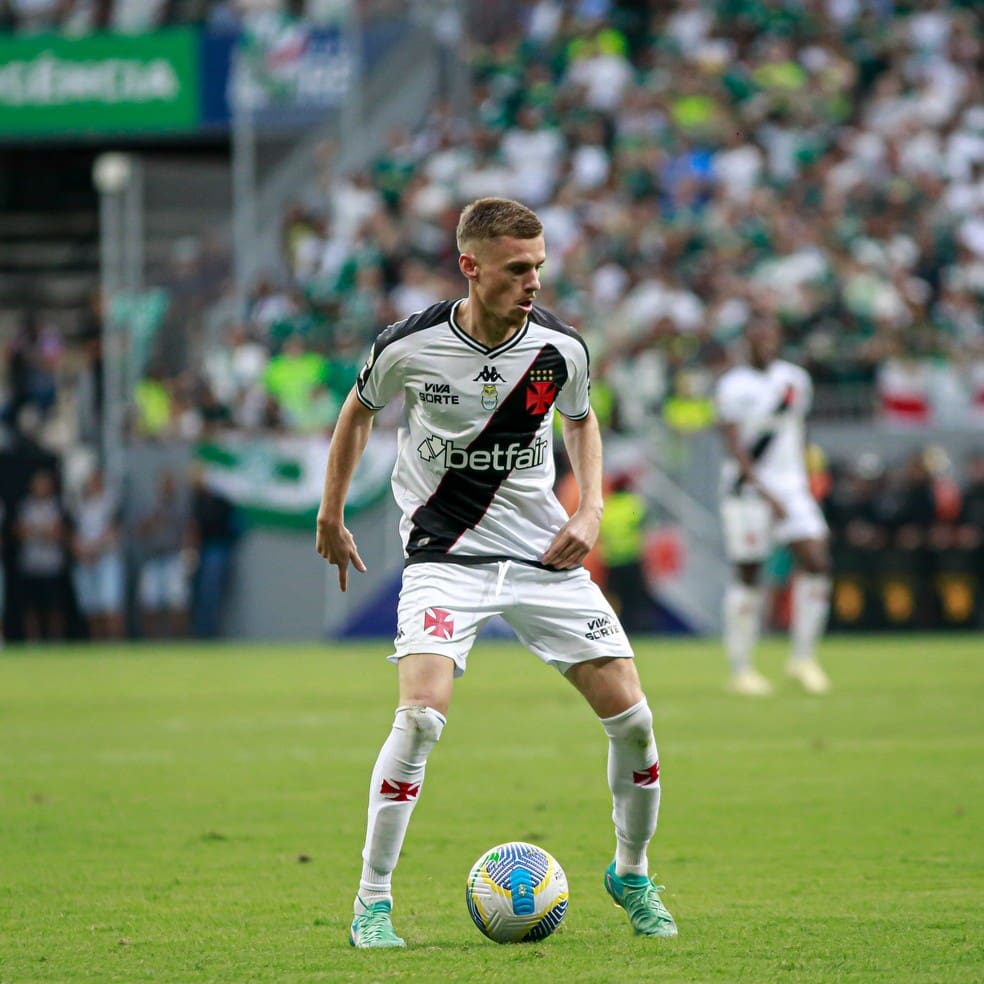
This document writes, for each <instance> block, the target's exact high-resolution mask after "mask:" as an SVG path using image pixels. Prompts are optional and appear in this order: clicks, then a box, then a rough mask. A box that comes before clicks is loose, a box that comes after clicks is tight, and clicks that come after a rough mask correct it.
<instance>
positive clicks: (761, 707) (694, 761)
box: [0, 636, 984, 984]
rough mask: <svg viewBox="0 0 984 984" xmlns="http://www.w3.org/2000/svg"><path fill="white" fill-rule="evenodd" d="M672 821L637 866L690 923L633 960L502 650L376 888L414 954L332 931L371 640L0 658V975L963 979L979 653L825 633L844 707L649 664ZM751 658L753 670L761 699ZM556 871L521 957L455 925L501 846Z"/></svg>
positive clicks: (242, 982)
mask: <svg viewBox="0 0 984 984" xmlns="http://www.w3.org/2000/svg"><path fill="white" fill-rule="evenodd" d="M637 648H638V652H639V666H640V672H641V674H642V677H643V682H644V684H645V686H646V689H647V691H648V694H649V698H650V703H651V704H652V705H653V708H654V712H655V716H656V722H657V723H656V729H657V730H656V737H657V741H658V742H659V746H660V758H661V761H662V767H663V775H662V782H663V809H662V814H661V817H660V829H659V831H658V833H657V835H656V840H655V841H654V843H653V845H652V847H651V851H650V859H651V862H652V865H653V867H654V869H655V870H656V871H657V872H658V875H659V880H660V881H662V882H664V883H665V884H666V892H665V893H664V899H665V901H666V902H667V905H668V906H669V908H670V910H671V911H672V912H673V913H674V915H675V916H676V918H677V921H678V923H679V926H680V937H679V939H677V940H670V941H656V940H647V939H637V938H634V937H632V936H631V935H630V933H629V929H628V924H627V922H625V919H624V915H623V914H622V913H621V912H619V911H618V910H616V909H614V908H613V907H612V906H611V904H610V902H608V900H607V897H606V896H605V894H604V891H603V889H602V884H601V878H602V872H603V870H604V867H605V865H606V864H607V862H608V861H609V859H610V856H611V852H612V849H613V839H612V834H611V827H610V820H609V814H610V801H609V794H608V790H607V786H606V782H605V755H606V745H605V740H604V737H603V734H602V732H601V729H600V727H599V725H598V723H597V722H596V721H595V720H594V719H593V718H592V716H591V714H590V712H589V711H588V709H587V707H586V706H585V705H583V704H582V703H581V700H580V698H579V697H578V696H577V694H576V693H575V692H574V690H573V689H572V688H570V687H569V686H568V685H567V684H566V683H564V681H563V680H561V679H560V678H558V677H557V676H556V674H554V673H553V671H550V670H547V669H546V668H544V667H543V666H541V665H540V664H539V663H538V662H537V661H536V660H535V658H534V657H532V656H529V655H528V654H526V653H525V651H523V650H521V649H519V648H518V647H517V646H513V645H508V644H495V645H492V644H486V645H481V646H479V647H478V648H476V650H475V652H474V653H473V654H472V658H471V664H470V666H469V671H468V674H467V675H466V676H465V677H464V678H463V679H462V680H461V681H459V683H458V690H457V693H456V695H455V702H454V704H453V705H452V708H451V715H450V718H449V723H448V726H447V728H446V729H445V732H444V737H443V738H442V740H441V742H440V745H439V746H438V747H437V749H436V750H435V752H434V754H433V755H432V757H431V760H430V766H429V770H428V776H427V783H426V785H425V787H424V792H423V795H422V798H421V801H420V805H419V807H418V809H417V812H416V814H415V816H414V821H413V824H412V826H411V829H410V836H409V838H408V842H407V846H406V850H405V852H404V856H403V859H402V862H401V865H400V868H399V869H398V871H397V874H396V879H395V888H396V893H397V895H396V900H397V901H396V908H395V924H396V927H397V930H398V931H399V932H400V933H401V935H403V936H405V937H406V939H407V941H408V945H409V948H408V949H407V950H406V951H403V952H392V951H390V952H377V953H372V952H362V951H359V952H356V951H353V950H352V949H351V948H350V947H349V946H348V944H347V941H346V932H347V927H348V922H349V919H350V912H351V901H352V895H353V893H354V890H355V886H356V883H357V879H358V875H359V870H360V866H361V861H360V858H359V852H360V850H361V846H362V836H363V832H364V818H365V794H366V790H367V786H368V776H369V771H370V769H371V766H372V762H373V759H374V758H375V755H376V752H377V750H378V747H379V745H380V743H381V742H382V740H383V738H384V737H385V735H386V733H387V732H388V729H389V724H390V721H391V716H392V707H393V704H394V698H395V672H394V671H393V668H392V667H391V666H389V664H387V663H386V662H385V661H384V660H383V659H382V658H381V656H382V655H383V654H384V652H385V646H383V645H379V646H371V647H355V646H346V647H331V648H329V647H311V646H305V647H282V646H279V647H274V646H270V647H248V648H238V647H232V646H227V647H221V648H210V649H201V648H193V647H175V648H163V649H161V648H151V647H127V648H119V649H110V650H106V649H98V648H76V649H58V650H45V651H33V652H31V651H26V650H18V651H10V650H8V651H7V652H6V653H4V654H3V655H2V656H0V981H2V982H4V984H25V982H30V981H55V982H74V981H97V982H109V981H123V982H133V984H137V982H144V981H153V982H165V984H175V982H185V981H188V982H205V981H215V982H220V981H221V982H230V984H247V982H249V984H252V982H277V984H289V982H307V981H358V982H366V981H395V980H416V981H480V980H481V981H511V982H518V984H525V982H536V981H572V982H581V981H599V982H607V981H672V982H687V984H692V982H702V981H734V982H739V981H740V982H759V981H761V982H772V981H796V982H800V981H802V982H824V984H828V982H850V981H877V982H882V984H896V982H910V981H911V982H930V981H932V982H937V981H938V982H946V984H956V982H980V981H982V980H984V954H982V919H981V905H982V901H984V873H982V867H984V864H982V862H984V828H982V823H981V821H982V814H984V781H982V780H984V756H982V752H984V713H982V707H984V638H982V637H981V636H976V637H972V636H963V637H959V638H952V637H951V638H941V637H912V636H906V637H892V638H881V639H870V638H865V639H846V638H838V639H831V640H829V641H828V643H827V644H826V648H825V656H826V663H827V665H828V667H829V669H830V671H831V675H832V677H833V679H834V682H835V686H836V690H835V692H834V693H833V694H832V695H830V696H829V697H827V698H822V699H817V698H809V697H806V696H805V695H803V694H800V693H798V692H796V691H794V690H792V689H782V690H781V692H780V695H779V696H778V697H776V698H774V699H772V700H768V701H762V702H748V701H745V700H741V699H738V698H732V697H729V696H727V695H725V694H724V692H723V690H722V687H721V684H722V659H721V657H720V655H719V652H718V649H717V646H716V645H715V644H714V643H709V642H689V641H682V642H681V641H666V642H662V641H654V642H652V643H643V644H640V645H639V646H638V647H637ZM783 658H784V651H783V647H782V644H781V642H780V641H778V640H776V641H772V642H770V643H769V645H768V647H767V649H766V651H765V653H764V654H763V658H762V666H763V668H764V669H765V670H766V671H767V672H769V674H770V675H772V676H774V677H777V678H778V676H779V670H780V667H781V663H782V660H783ZM511 839H522V840H529V841H534V842H538V843H540V844H542V845H543V846H544V847H546V848H547V849H548V850H550V851H552V852H553V853H554V854H555V855H556V856H557V858H558V859H559V860H560V861H561V863H562V864H563V865H564V867H565V869H566V871H567V874H568V878H569V880H570V887H571V906H570V910H569V913H568V916H567V919H566V921H565V923H564V925H563V926H562V927H561V929H560V930H559V931H558V932H557V933H556V934H555V935H554V936H553V937H551V938H550V939H548V940H546V941H545V942H543V943H540V944H532V945H527V946H512V947H499V946H496V945H495V944H493V943H491V942H489V941H487V940H485V939H484V938H483V937H482V936H481V935H480V934H479V933H478V931H477V930H476V929H475V928H474V926H473V925H472V924H471V921H470V919H469V917H468V914H467V911H466V909H465V905H464V900H463V886H464V880H465V876H466V874H467V872H468V869H469V868H470V866H471V864H472V862H473V861H474V860H475V858H476V857H477V855H478V854H479V853H480V852H481V851H482V850H483V849H485V848H487V847H489V846H491V845H493V844H495V843H498V842H499V841H503V840H511Z"/></svg>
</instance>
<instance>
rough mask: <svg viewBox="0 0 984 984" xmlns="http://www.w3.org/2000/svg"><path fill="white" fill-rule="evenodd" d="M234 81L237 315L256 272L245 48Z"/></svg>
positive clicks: (238, 53) (237, 54)
mask: <svg viewBox="0 0 984 984" xmlns="http://www.w3.org/2000/svg"><path fill="white" fill-rule="evenodd" d="M233 58H234V62H233V83H232V227H233V230H234V242H233V264H234V266H235V269H234V271H233V275H234V284H235V294H236V307H237V308H238V316H239V317H243V316H244V315H245V313H246V303H247V299H248V297H249V287H250V280H251V279H252V277H253V276H254V274H255V273H256V270H255V266H256V249H257V235H258V230H257V179H256V124H255V121H254V119H253V106H252V100H251V98H250V93H249V81H248V69H247V66H246V63H245V59H244V58H243V54H242V50H241V49H240V48H238V47H237V48H236V49H235V51H234V53H233Z"/></svg>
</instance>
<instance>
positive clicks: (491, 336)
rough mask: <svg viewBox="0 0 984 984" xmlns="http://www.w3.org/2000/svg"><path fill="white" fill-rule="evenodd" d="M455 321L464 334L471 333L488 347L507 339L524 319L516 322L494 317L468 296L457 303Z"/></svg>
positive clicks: (520, 325) (491, 347)
mask: <svg viewBox="0 0 984 984" xmlns="http://www.w3.org/2000/svg"><path fill="white" fill-rule="evenodd" d="M455 321H457V323H458V327H459V328H460V329H461V330H462V331H463V332H465V334H467V335H471V337H472V338H474V339H475V341H477V342H480V343H481V344H482V345H484V346H485V347H486V348H490V349H493V348H498V347H499V346H500V345H502V344H504V343H505V342H507V341H509V339H510V338H512V336H513V335H515V334H516V332H518V331H519V329H520V328H522V327H523V324H524V323H525V319H524V320H523V322H520V323H519V324H517V323H516V322H514V321H505V320H503V319H502V318H496V317H495V316H494V315H492V314H490V312H489V311H487V310H486V309H484V308H483V307H482V306H481V305H480V304H478V303H477V302H476V301H474V300H473V299H472V298H470V297H469V298H466V299H465V300H463V301H462V302H461V303H460V304H459V305H458V308H457V310H456V311H455Z"/></svg>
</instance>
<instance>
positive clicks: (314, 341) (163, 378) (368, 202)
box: [134, 0, 984, 437]
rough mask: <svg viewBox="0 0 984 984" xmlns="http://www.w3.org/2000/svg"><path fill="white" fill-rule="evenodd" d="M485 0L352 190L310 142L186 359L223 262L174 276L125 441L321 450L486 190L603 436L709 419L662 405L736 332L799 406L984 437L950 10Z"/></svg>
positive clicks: (447, 284) (960, 97)
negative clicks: (430, 100) (266, 248)
mask: <svg viewBox="0 0 984 984" xmlns="http://www.w3.org/2000/svg"><path fill="white" fill-rule="evenodd" d="M247 6H248V5H247ZM254 6H258V7H263V6H264V5H263V4H258V5H254ZM266 6H267V7H269V5H266ZM274 6H275V7H276V6H277V5H276V4H274ZM450 6H451V7H454V5H453V4H452V5H450ZM493 6H496V5H493ZM498 6H500V7H501V6H503V5H502V4H499V5H498ZM505 6H506V7H507V8H509V10H511V11H512V15H511V16H506V17H500V18H499V19H498V20H497V21H496V22H495V28H494V30H493V29H487V30H486V32H485V35H484V37H485V38H486V40H484V41H482V40H475V39H472V40H471V41H468V42H466V41H464V40H462V41H461V42H460V54H461V55H462V56H463V57H464V58H465V60H466V62H467V66H468V68H467V72H468V80H469V85H470V93H469V96H468V98H467V99H461V98H455V99H450V98H449V99H447V100H445V101H441V102H438V103H437V104H436V105H434V106H433V107H432V108H431V110H430V112H429V113H428V114H427V116H426V118H425V119H424V120H422V121H421V122H420V124H419V125H418V126H416V127H415V128H413V129H410V128H409V127H408V128H397V129H394V130H393V132H392V133H391V134H390V135H389V140H388V144H387V146H386V147H385V149H384V150H383V152H382V153H380V154H379V155H378V156H377V157H376V158H375V159H374V160H373V161H372V162H371V163H370V164H369V165H368V166H367V167H365V168H364V169H362V170H359V171H356V172H349V171H345V170H343V169H342V168H340V167H339V166H338V147H337V146H335V145H334V144H332V143H331V142H326V143H324V144H322V145H321V146H320V147H319V148H318V151H317V154H316V175H315V178H314V181H313V183H312V184H311V185H310V186H309V187H308V188H307V190H306V191H305V192H304V193H302V194H299V196H298V199H297V200H296V201H295V202H294V203H293V204H292V205H291V206H290V207H289V208H288V209H287V210H286V212H285V214H284V215H283V217H282V226H281V230H280V240H281V244H282V250H281V255H282V262H281V264H280V267H279V269H274V270H270V271H268V272H267V273H265V274H263V275H262V276H260V277H258V278H257V281H256V283H255V285H254V287H253V289H252V291H251V292H250V296H249V298H248V301H247V303H246V305H245V308H244V309H240V310H238V311H237V312H236V314H235V316H233V317H230V318H228V319H227V327H226V328H225V329H224V330H222V331H213V332H211V333H209V334H208V337H207V338H206V339H205V340H204V341H203V340H202V331H201V326H202V317H201V313H202V309H203V308H204V307H207V306H208V305H213V304H214V303H215V302H216V301H218V300H219V299H220V298H221V297H222V296H223V294H222V291H223V289H224V288H223V284H228V279H227V277H223V276H221V275H220V274H219V273H216V272H214V271H213V270H212V268H213V267H215V266H216V265H217V262H216V261H218V265H219V266H222V265H223V264H226V265H225V266H224V267H223V269H224V270H225V271H226V272H227V263H228V258H227V257H225V258H223V257H220V256H217V255H216V248H215V246H214V244H211V245H209V244H206V245H205V246H202V245H201V244H198V245H197V246H195V245H194V244H192V246H193V248H192V249H190V251H188V255H187V256H186V257H181V258H178V259H177V260H176V262H175V269H174V275H173V277H172V279H171V282H169V283H168V284H166V285H164V286H165V287H166V288H167V291H168V296H169V310H168V313H167V315H166V317H165V318H164V325H163V328H162V330H160V331H158V333H157V337H156V340H155V343H154V347H153V351H152V352H151V353H150V357H149V359H148V360H147V371H146V372H145V373H144V374H143V379H142V381H141V382H140V385H139V388H138V392H137V408H136V414H135V420H134V426H135V427H136V428H137V429H138V430H139V431H140V432H141V433H142V434H144V435H147V436H166V435H177V436H183V437H197V436H199V435H200V434H201V433H203V432H207V431H208V430H209V429H214V428H224V427H235V428H239V429H246V430H250V431H256V430H265V431H274V432H276V431H282V430H288V431H294V432H298V431H300V432H324V431H326V430H329V429H330V428H331V426H332V424H333V422H334V419H335V416H336V415H337V412H338V409H339V406H340V404H341V401H342V399H343V398H344V395H345V393H346V391H347V390H348V388H349V386H350V385H351V383H352V380H353V378H354V372H355V367H356V366H357V365H358V363H359V362H360V360H361V358H362V357H363V356H364V353H365V351H366V349H367V347H368V344H369V342H370V341H371V340H372V338H373V337H374V335H375V333H376V332H377V331H378V330H379V329H380V327H381V326H383V325H385V324H387V323H390V322H392V321H394V320H398V319H400V318H404V317H406V316H407V315H408V314H410V313H412V312H413V311H416V310H419V309H420V308H422V307H424V306H426V305H427V304H429V303H431V302H432V301H433V300H435V299H437V298H440V297H444V296H456V295H457V294H459V293H461V291H462V282H461V278H460V274H459V273H458V270H457V265H456V263H457V254H456V250H455V245H454V229H455V224H456V220H457V215H458V212H459V211H460V208H461V206H462V204H464V203H465V202H467V201H468V200H470V199H472V198H475V197H479V196H482V195H508V196H513V197H516V198H518V199H520V200H522V201H524V202H527V203H528V204H530V205H531V206H532V207H534V208H535V209H537V211H538V212H539V214H540V215H541V217H542V219H543V222H544V226H545V229H546V238H547V244H548V266H547V269H546V274H545V277H544V286H543V290H542V292H541V295H540V298H539V299H540V301H541V302H542V303H543V304H544V306H546V307H548V308H552V309H554V310H556V311H557V312H558V313H559V314H560V315H561V316H562V317H563V318H565V319H566V320H568V321H569V322H571V323H572V324H574V325H575V326H577V327H578V329H579V330H580V331H581V332H582V334H583V335H584V336H585V337H586V339H587V340H588V343H589V346H590V348H591V350H592V355H593V361H594V365H593V373H594V378H595V380H596V386H595V391H596V393H595V397H596V409H597V410H598V412H599V416H600V417H601V418H602V421H603V423H604V424H605V425H606V426H611V427H615V428H619V429H623V430H628V431H632V430H635V429H638V428H640V427H644V426H645V425H646V424H647V422H648V421H650V420H651V419H652V418H653V416H654V415H662V416H663V417H664V418H665V419H667V420H668V422H670V423H671V424H679V425H680V426H684V427H686V426H705V425H707V424H709V423H712V420H711V419H709V418H708V417H707V416H706V415H703V416H702V415H700V414H697V415H696V416H694V415H692V414H691V415H690V416H688V415H687V413H684V414H682V415H680V414H678V412H677V411H678V410H679V408H680V406H681V404H684V405H688V404H696V405H700V404H701V402H702V401H703V404H704V405H706V404H707V401H708V397H709V394H710V388H711V385H712V380H713V362H714V359H715V358H716V356H715V355H714V354H713V353H716V352H718V351H719V350H720V348H721V347H724V348H728V347H730V346H732V344H733V343H734V342H735V340H736V339H737V338H738V337H739V336H740V334H741V331H742V328H743V326H744V325H745V324H746V323H747V322H748V320H749V319H750V318H752V317H755V316H756V315H757V314H760V313H767V314H775V315H777V316H778V317H779V318H780V319H781V321H782V323H783V325H784V327H785V329H786V336H787V342H788V346H787V351H788V354H789V355H790V356H791V357H792V358H794V359H797V360H799V361H801V362H802V363H803V364H804V365H805V366H806V367H807V368H808V369H809V370H810V371H811V372H812V373H813V376H814V381H815V383H816V385H817V394H818V399H817V408H816V409H817V412H818V413H819V414H826V415H828V416H845V415H847V416H854V417H856V418H861V419H868V418H870V417H871V415H872V414H873V413H877V414H880V415H882V416H884V417H885V418H887V419H890V420H894V421H899V422H904V423H912V424H916V425H919V424H925V423H940V424H952V423H959V424H961V425H965V424H966V423H967V422H968V421H972V420H974V419H977V420H978V421H980V420H982V419H984V76H982V73H981V72H980V70H979V66H980V63H981V59H982V55H984V49H982V44H984V42H982V38H981V32H980V29H979V19H978V17H977V14H976V13H975V11H974V9H973V7H974V5H973V3H972V0H925V2H920V3H901V2H900V3H893V2H891V0H676V2H668V3H660V4H646V3H636V2H621V3H620V2H617V0H566V2H565V0H530V2H526V3H518V4H516V3H513V4H507V5H505ZM209 7H210V9H211V5H209ZM278 9H279V8H278ZM472 16H473V17H474V16H476V15H475V13H474V11H472ZM448 84H449V85H450V82H449V83H448ZM226 289H228V288H226ZM227 296H228V295H227ZM189 305H190V307H189ZM189 315H190V316H189Z"/></svg>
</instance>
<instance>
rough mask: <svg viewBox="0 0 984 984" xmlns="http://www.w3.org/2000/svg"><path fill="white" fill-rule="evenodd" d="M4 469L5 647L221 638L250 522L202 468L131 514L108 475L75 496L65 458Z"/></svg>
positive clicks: (175, 479)
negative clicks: (13, 642) (19, 642)
mask: <svg viewBox="0 0 984 984" xmlns="http://www.w3.org/2000/svg"><path fill="white" fill-rule="evenodd" d="M4 464H5V465H7V466H10V467H8V468H6V474H5V475H4V476H3V482H2V487H0V644H2V641H3V639H4V637H5V636H6V635H7V634H8V633H9V635H10V636H11V637H12V638H17V639H26V640H27V641H29V642H36V641H41V640H47V641H58V640H65V639H96V640H118V639H123V638H125V637H132V636H139V637H142V638H145V639H160V638H170V639H179V638H184V637H186V636H188V635H193V636H194V637H196V638H202V639H208V638H214V637H216V636H217V635H219V634H220V629H221V620H222V616H223V610H224V602H225V599H226V596H227V593H228V590H229V586H230V577H231V572H232V566H233V558H234V552H235V548H236V544H237V541H238V539H239V536H240V534H241V518H240V514H239V512H238V509H237V507H236V506H235V505H234V504H233V503H232V502H231V501H229V500H228V499H227V498H226V497H225V496H223V495H221V494H220V493H218V492H217V491H215V490H214V489H212V488H210V487H209V485H208V483H207V482H206V481H205V476H204V472H203V470H202V469H201V468H195V469H193V470H192V474H191V475H190V476H186V475H183V474H179V473H175V472H171V471H166V470H162V471H161V473H160V475H159V476H158V478H157V487H156V489H155V490H154V492H153V494H152V495H151V496H149V497H148V499H147V501H145V502H143V503H142V504H141V505H140V508H139V509H137V510H136V511H131V512H128V511H127V509H126V508H125V506H124V503H123V502H122V501H121V498H120V496H119V494H118V493H117V492H115V491H114V490H113V489H111V488H109V487H107V485H106V483H105V481H104V475H103V472H102V471H101V470H100V469H99V468H98V467H95V466H91V467H89V468H88V469H87V470H86V471H85V473H84V475H83V476H82V479H81V481H79V482H77V483H75V484H74V491H73V489H72V488H66V487H65V484H63V481H62V476H63V472H62V469H60V468H59V467H58V464H59V463H58V462H57V460H56V459H54V458H53V457H52V458H50V459H46V458H44V457H43V456H35V457H34V458H33V460H30V459H29V458H28V457H27V456H24V455H23V454H22V455H21V457H19V458H18V457H17V456H12V457H9V458H6V459H5V460H4ZM17 466H24V467H17ZM4 501H9V502H11V503H12V504H13V505H12V507H11V509H10V510H9V511H8V510H7V509H6V507H5V506H4ZM5 610H6V614H7V618H6V620H5V619H4V617H3V616H4V613H5ZM5 623H6V624H5Z"/></svg>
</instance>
